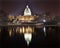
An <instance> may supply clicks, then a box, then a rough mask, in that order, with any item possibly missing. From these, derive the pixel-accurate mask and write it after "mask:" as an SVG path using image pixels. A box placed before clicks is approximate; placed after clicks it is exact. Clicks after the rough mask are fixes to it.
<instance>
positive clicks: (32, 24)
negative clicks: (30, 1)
mask: <svg viewBox="0 0 60 48" xmlns="http://www.w3.org/2000/svg"><path fill="white" fill-rule="evenodd" d="M39 20H41V19H40V16H37V15H32V13H31V10H30V8H29V6H28V5H27V6H26V8H25V10H24V15H19V16H11V15H9V16H8V22H7V23H5V24H1V23H0V32H1V30H2V28H1V27H2V26H3V27H7V31H8V34H9V36H10V37H11V36H14V34H15V33H16V34H20V35H22V34H24V39H25V41H26V42H27V45H29V43H30V42H31V39H32V34H35V28H43V31H44V35H45V36H46V27H45V22H46V20H45V18H44V20H42V22H41V21H39Z"/></svg>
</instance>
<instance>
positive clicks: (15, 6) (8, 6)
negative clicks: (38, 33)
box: [0, 0, 60, 16]
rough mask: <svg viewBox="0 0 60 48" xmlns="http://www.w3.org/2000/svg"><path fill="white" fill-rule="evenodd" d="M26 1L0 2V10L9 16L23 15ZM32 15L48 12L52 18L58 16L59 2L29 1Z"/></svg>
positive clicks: (59, 12) (49, 0)
mask: <svg viewBox="0 0 60 48" xmlns="http://www.w3.org/2000/svg"><path fill="white" fill-rule="evenodd" d="M26 1H27V0H0V9H3V10H5V11H6V12H8V13H9V14H12V15H15V16H16V15H19V14H23V11H24V9H25V6H26ZM28 5H29V7H30V9H31V10H32V13H33V14H42V13H45V12H49V13H50V15H52V16H54V15H55V16H56V15H57V16H60V2H59V0H29V3H28Z"/></svg>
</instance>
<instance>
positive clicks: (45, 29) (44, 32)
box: [43, 26, 46, 36]
mask: <svg viewBox="0 0 60 48" xmlns="http://www.w3.org/2000/svg"><path fill="white" fill-rule="evenodd" d="M43 30H44V35H45V36H46V28H45V26H44V28H43Z"/></svg>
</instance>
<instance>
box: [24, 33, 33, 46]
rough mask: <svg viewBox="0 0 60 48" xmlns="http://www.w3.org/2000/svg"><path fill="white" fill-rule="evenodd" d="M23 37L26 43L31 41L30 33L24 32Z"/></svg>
mask: <svg viewBox="0 0 60 48" xmlns="http://www.w3.org/2000/svg"><path fill="white" fill-rule="evenodd" d="M24 38H25V41H26V42H27V45H29V43H30V42H31V39H32V34H31V33H24Z"/></svg>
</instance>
